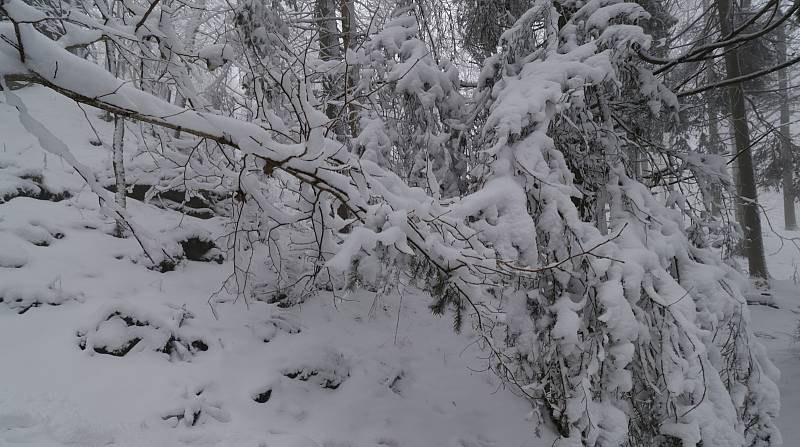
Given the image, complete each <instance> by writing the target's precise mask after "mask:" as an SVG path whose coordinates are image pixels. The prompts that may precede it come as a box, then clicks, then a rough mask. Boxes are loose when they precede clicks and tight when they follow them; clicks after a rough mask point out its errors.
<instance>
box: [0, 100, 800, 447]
mask: <svg viewBox="0 0 800 447" xmlns="http://www.w3.org/2000/svg"><path fill="white" fill-rule="evenodd" d="M18 93H19V95H20V96H21V97H22V98H23V100H24V101H25V103H26V104H27V105H28V107H29V109H30V111H31V114H32V115H33V116H34V117H36V118H37V119H39V120H41V121H42V122H44V123H46V125H47V126H48V127H49V128H51V130H52V131H53V133H55V134H56V135H57V136H58V137H60V138H62V139H63V140H64V141H65V142H66V143H67V144H68V146H69V147H70V149H71V150H72V151H73V153H74V154H75V155H76V157H77V158H78V159H79V160H80V161H81V162H82V163H84V164H85V165H87V166H89V167H91V168H93V169H94V170H96V171H97V172H98V173H106V175H107V173H109V172H111V170H110V163H111V160H110V151H109V149H108V146H109V143H110V136H111V128H110V126H109V124H108V123H106V122H104V121H102V120H100V119H99V118H98V113H97V112H96V111H93V110H91V109H87V110H86V116H87V117H88V118H89V119H90V120H91V123H92V126H90V125H89V123H88V122H87V118H86V117H84V114H83V112H82V111H81V110H80V109H79V108H78V107H77V106H76V105H75V104H72V103H70V102H68V101H66V100H64V99H63V98H59V97H58V96H56V95H53V94H50V93H49V92H47V91H45V90H43V89H39V88H33V89H26V90H24V91H20V92H18ZM92 127H94V128H95V129H96V131H97V132H98V134H99V137H100V142H101V143H102V145H101V146H97V145H96V144H97V143H98V141H96V137H95V136H94V131H93V130H92ZM128 144H129V147H133V146H135V145H136V141H135V140H134V139H132V137H129V142H128ZM129 161H130V162H131V163H132V165H135V163H133V161H132V160H129ZM107 180H109V179H108V178H105V179H101V182H103V181H106V182H105V183H107ZM18 195H23V196H33V197H15V196H18ZM13 197H15V198H13ZM762 201H763V203H764V205H765V208H766V209H767V212H768V216H769V217H770V219H771V221H772V224H773V226H774V228H775V229H777V230H778V231H779V232H780V233H781V234H784V235H785V236H787V237H800V232H795V233H787V232H784V231H782V230H781V228H782V214H781V212H782V211H781V202H780V196H779V195H777V194H765V195H763V196H762ZM129 209H130V210H131V213H132V214H133V216H134V217H139V218H140V224H142V225H144V226H145V227H146V229H147V230H148V231H150V232H151V233H152V234H157V235H160V236H163V237H164V238H165V239H170V238H171V237H172V239H174V238H175V237H178V236H180V235H185V234H187V231H188V232H190V233H192V234H197V233H198V232H207V233H209V234H212V235H213V234H219V233H220V232H221V231H222V223H221V222H219V221H216V220H214V219H211V220H200V219H196V218H191V217H185V216H181V215H179V214H178V213H175V212H172V211H165V210H162V209H159V208H156V207H153V206H149V205H144V204H142V203H140V202H137V201H130V202H129ZM145 216H146V219H143V217H145ZM113 228H114V221H113V219H110V218H108V217H106V216H103V215H102V213H101V210H100V208H99V206H98V203H97V197H96V196H95V195H93V194H92V193H90V192H89V191H87V190H86V188H85V187H84V182H83V180H82V179H80V178H79V177H78V176H77V175H76V174H74V172H73V170H72V169H71V167H69V166H68V165H66V164H65V163H64V162H62V161H61V160H60V159H57V158H56V157H54V156H52V155H45V153H44V151H42V149H41V148H40V147H39V144H38V142H37V141H36V139H35V138H33V137H31V136H30V135H28V133H27V132H26V131H25V130H24V129H23V128H22V126H21V125H20V124H19V121H18V119H17V114H16V111H15V110H12V109H10V108H9V107H8V106H6V105H0V300H1V301H2V302H0V446H3V445H11V446H20V447H23V446H37V447H39V446H41V447H48V446H63V445H74V446H87V447H88V446H101V445H113V446H128V445H129V446H179V445H189V446H237V447H238V446H253V447H261V446H269V447H284V446H287V447H288V446H295V447H300V446H321V447H356V446H387V447H403V446H421V447H425V446H452V447H488V446H496V447H506V446H509V447H515V446H528V447H544V446H550V445H551V444H552V440H553V439H552V437H551V436H550V435H549V434H548V433H546V432H545V433H544V435H543V437H542V438H541V439H537V438H536V437H535V436H534V435H533V424H532V422H531V421H530V420H529V418H528V417H529V413H530V408H529V407H528V406H527V405H526V403H525V402H524V401H523V400H522V399H520V398H518V397H517V396H514V395H513V394H512V393H511V392H509V391H508V390H505V389H503V388H502V387H500V386H499V384H498V382H497V380H496V379H495V378H494V377H493V376H492V375H491V374H490V373H488V372H486V371H485V360H483V359H482V355H483V354H482V353H481V352H480V350H479V349H478V348H477V347H476V345H475V343H474V342H475V340H474V339H473V338H472V337H471V336H470V334H469V333H468V332H466V333H463V334H460V335H458V334H455V333H454V332H453V331H452V329H451V322H450V321H449V320H448V319H446V318H445V319H440V318H437V317H435V316H432V315H431V314H430V312H429V311H428V308H427V304H428V300H427V299H426V298H425V297H423V296H419V295H418V294H415V293H413V292H411V291H409V292H407V293H405V294H403V296H402V299H401V297H400V295H398V294H396V293H395V294H391V295H387V296H379V295H376V294H374V293H368V292H362V293H357V294H352V295H348V296H339V297H333V296H332V295H330V294H324V293H323V294H320V295H317V296H315V297H313V298H311V299H309V300H307V301H306V302H305V303H303V304H302V305H301V306H299V307H295V308H291V309H281V308H279V307H277V306H276V305H274V304H267V303H265V302H262V301H253V300H247V301H245V300H243V299H239V300H233V297H229V296H226V295H224V294H220V295H217V296H215V297H214V298H213V299H212V294H213V293H214V292H215V291H217V290H218V289H219V287H220V284H221V283H222V281H223V280H224V279H225V277H226V276H227V275H228V274H229V273H230V271H231V267H230V265H229V263H227V262H225V263H223V264H217V263H208V262H193V261H188V262H183V263H181V264H180V265H179V266H178V268H177V269H176V270H175V271H172V272H168V273H158V272H154V271H151V270H148V269H146V268H145V267H144V264H145V262H146V259H144V258H143V255H142V251H141V249H140V247H139V246H138V245H137V243H136V241H135V240H133V238H127V239H119V238H115V237H113V236H111V235H110V234H111V233H112V231H113ZM765 229H766V233H765V235H766V237H767V248H768V262H769V267H770V270H771V273H772V275H773V276H774V277H775V281H774V282H773V293H774V295H775V301H776V303H777V305H778V306H779V309H776V308H772V307H766V306H754V307H753V308H752V314H753V318H754V322H755V325H756V329H757V331H758V335H759V337H760V338H761V340H762V341H763V343H764V344H765V346H766V347H767V349H768V351H769V353H770V355H771V357H772V358H773V360H774V361H775V363H776V364H777V366H778V367H779V368H780V369H781V371H782V378H781V381H780V384H779V385H780V388H781V392H782V400H783V411H782V413H781V429H782V430H783V434H784V439H785V441H786V445H787V446H792V445H797V440H798V439H800V424H798V423H797V422H798V421H800V380H798V379H797V375H798V374H800V344H798V343H796V342H795V339H794V334H795V330H796V328H797V321H798V319H800V278H797V281H798V282H794V280H793V278H794V277H795V264H798V265H800V252H799V251H798V250H797V249H796V248H795V247H794V246H793V244H791V243H785V244H784V246H783V247H782V248H781V249H780V250H779V248H780V239H779V238H778V237H776V236H775V235H774V234H773V233H772V232H770V231H769V226H767V225H765ZM173 236H174V237H173ZM799 276H800V275H799ZM212 309H213V311H212Z"/></svg>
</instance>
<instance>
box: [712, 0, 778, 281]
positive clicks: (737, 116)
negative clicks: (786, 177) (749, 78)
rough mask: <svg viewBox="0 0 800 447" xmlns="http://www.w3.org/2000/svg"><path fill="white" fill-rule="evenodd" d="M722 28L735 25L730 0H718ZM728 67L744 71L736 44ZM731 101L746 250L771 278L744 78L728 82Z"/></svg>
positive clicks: (759, 273) (755, 273)
mask: <svg viewBox="0 0 800 447" xmlns="http://www.w3.org/2000/svg"><path fill="white" fill-rule="evenodd" d="M716 3H717V12H718V14H719V21H720V30H721V31H722V35H725V36H727V35H729V34H730V33H731V31H732V29H733V21H732V18H733V12H732V8H731V2H730V0H718V1H717V2H716ZM726 50H727V52H726V53H725V67H726V69H727V76H728V78H729V79H730V78H737V77H739V76H741V75H742V69H741V65H740V63H739V56H740V55H739V51H738V50H737V48H736V47H735V46H733V47H727V48H726ZM728 101H729V107H730V114H731V124H732V127H733V133H734V141H735V143H736V153H735V154H734V157H736V161H737V168H738V169H737V173H736V177H737V178H736V188H737V192H738V202H739V203H740V206H741V208H742V220H741V221H740V223H741V224H742V227H743V230H744V241H743V245H744V247H743V248H744V253H745V255H746V256H747V263H748V266H749V271H750V276H751V277H753V278H757V279H762V280H766V279H768V278H769V274H768V272H767V264H766V261H765V258H764V243H763V241H762V238H761V219H760V216H759V207H758V193H757V191H756V183H755V176H754V175H753V156H752V152H751V148H750V144H751V143H750V129H749V126H748V124H747V109H746V105H745V98H744V91H743V89H742V84H741V82H737V83H733V84H730V85H729V86H728Z"/></svg>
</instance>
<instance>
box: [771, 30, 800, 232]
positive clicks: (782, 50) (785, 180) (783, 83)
mask: <svg viewBox="0 0 800 447" xmlns="http://www.w3.org/2000/svg"><path fill="white" fill-rule="evenodd" d="M776 37H777V40H778V42H777V50H778V63H783V62H786V46H787V45H786V26H785V25H783V26H781V27H779V28H778V35H777V36H776ZM788 88H789V81H788V79H787V76H786V69H785V68H784V69H783V70H779V71H778V90H780V96H781V126H780V131H781V167H782V168H783V172H782V173H781V174H782V175H781V186H782V187H783V222H784V225H785V227H786V229H787V230H796V229H797V217H796V216H795V212H794V178H793V174H794V163H793V162H792V136H791V133H790V129H789V120H790V119H791V110H789V91H788Z"/></svg>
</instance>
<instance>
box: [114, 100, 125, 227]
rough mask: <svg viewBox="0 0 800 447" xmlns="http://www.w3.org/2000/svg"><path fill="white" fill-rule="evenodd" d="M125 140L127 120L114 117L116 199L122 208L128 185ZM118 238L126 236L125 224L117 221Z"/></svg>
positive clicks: (119, 220)
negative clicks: (124, 151)
mask: <svg viewBox="0 0 800 447" xmlns="http://www.w3.org/2000/svg"><path fill="white" fill-rule="evenodd" d="M124 140H125V119H124V118H122V117H121V116H119V115H114V142H113V144H112V148H113V151H114V158H113V162H112V164H113V165H114V181H115V186H116V193H115V194H114V198H115V199H116V202H117V205H119V206H120V207H121V208H125V207H126V205H127V204H126V197H125V192H126V190H127V188H128V187H127V184H126V183H125V164H124V162H123V153H122V148H123V141H124ZM116 233H117V236H119V237H123V236H124V235H125V222H124V221H122V220H121V219H117V230H116Z"/></svg>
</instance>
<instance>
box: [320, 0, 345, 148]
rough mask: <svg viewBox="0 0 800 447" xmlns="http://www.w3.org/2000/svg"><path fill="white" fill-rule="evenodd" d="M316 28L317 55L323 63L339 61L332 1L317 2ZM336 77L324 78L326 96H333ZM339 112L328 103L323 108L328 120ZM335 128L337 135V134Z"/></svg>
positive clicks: (339, 55) (340, 53)
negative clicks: (317, 36) (317, 40)
mask: <svg viewBox="0 0 800 447" xmlns="http://www.w3.org/2000/svg"><path fill="white" fill-rule="evenodd" d="M316 15H317V17H316V19H317V26H318V27H319V55H320V59H322V60H324V61H330V60H341V59H342V49H341V46H340V44H339V28H338V27H337V26H336V5H335V4H334V2H333V0H317V9H316ZM336 84H337V77H336V76H326V77H325V80H324V81H323V89H324V90H325V91H326V93H328V96H334V91H335V90H336V87H337V86H336ZM338 113H339V111H338V108H337V107H336V105H335V104H333V103H331V102H329V103H328V104H327V105H326V106H325V114H326V115H327V116H328V118H330V119H334V118H336V116H337V115H338ZM338 130H339V129H338V126H337V134H339V132H338Z"/></svg>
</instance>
